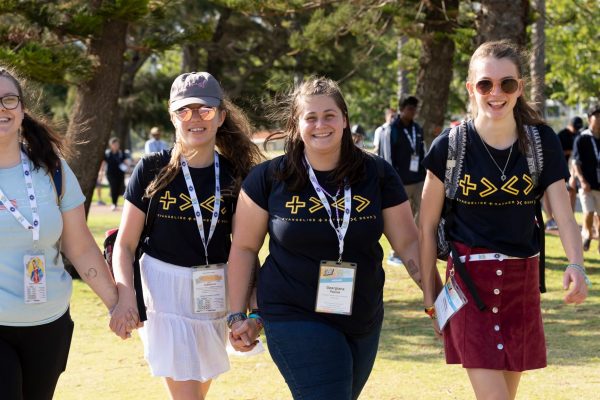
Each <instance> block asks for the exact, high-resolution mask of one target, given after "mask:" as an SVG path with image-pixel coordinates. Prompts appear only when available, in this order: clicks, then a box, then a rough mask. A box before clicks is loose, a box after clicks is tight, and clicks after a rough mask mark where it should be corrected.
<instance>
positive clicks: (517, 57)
mask: <svg viewBox="0 0 600 400" xmlns="http://www.w3.org/2000/svg"><path fill="white" fill-rule="evenodd" d="M486 57H493V58H496V59H499V60H500V59H503V58H506V59H508V60H510V61H511V62H512V63H513V64H514V65H515V66H516V67H517V72H518V74H519V76H518V78H520V79H522V80H523V82H526V80H527V79H526V78H525V71H526V68H525V66H526V56H525V54H524V53H523V52H522V51H521V50H519V48H518V47H517V45H515V44H514V43H512V42H511V41H509V40H498V41H493V42H485V43H483V44H482V45H481V46H479V47H478V48H477V50H475V52H474V53H473V55H472V56H471V61H469V75H468V77H467V79H468V80H469V81H471V82H472V81H473V75H472V73H473V64H474V63H475V62H476V61H477V60H479V59H482V58H486ZM473 83H475V82H473ZM471 107H472V108H473V109H476V108H475V104H473V102H472V104H471ZM513 116H514V118H515V122H516V124H517V138H518V140H519V150H520V151H521V152H522V153H523V154H525V153H526V151H527V148H528V147H529V140H528V139H527V133H526V132H525V127H524V125H541V124H544V123H545V122H544V120H543V119H542V117H541V116H540V115H539V113H538V112H537V111H536V110H535V109H534V108H533V107H532V106H531V105H530V104H529V103H528V102H527V99H526V96H525V83H524V84H523V91H522V93H521V95H520V96H519V97H518V98H517V103H516V104H515V108H514V109H513Z"/></svg>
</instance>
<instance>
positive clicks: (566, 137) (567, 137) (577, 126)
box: [546, 117, 583, 229]
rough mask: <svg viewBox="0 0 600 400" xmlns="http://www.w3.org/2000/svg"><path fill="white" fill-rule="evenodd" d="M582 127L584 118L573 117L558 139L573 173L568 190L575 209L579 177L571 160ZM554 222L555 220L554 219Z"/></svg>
mask: <svg viewBox="0 0 600 400" xmlns="http://www.w3.org/2000/svg"><path fill="white" fill-rule="evenodd" d="M582 128H583V120H582V119H581V118H580V117H573V118H571V120H570V121H569V124H568V125H567V127H566V128H565V129H562V130H561V131H560V132H558V139H559V140H560V145H561V146H562V149H563V153H564V155H565V160H566V161H567V164H568V165H569V172H570V174H571V176H570V177H569V181H568V183H567V190H568V191H569V200H571V208H572V209H573V211H575V200H576V198H577V178H575V171H573V170H572V166H571V163H570V161H571V153H572V151H573V143H574V142H575V138H576V137H577V136H579V132H580V131H581V129H582ZM548 222H550V221H548ZM552 222H554V220H553V221H552ZM554 226H556V222H554V223H553V226H552V228H554ZM546 229H548V224H546Z"/></svg>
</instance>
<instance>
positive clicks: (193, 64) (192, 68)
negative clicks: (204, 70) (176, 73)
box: [181, 43, 200, 74]
mask: <svg viewBox="0 0 600 400" xmlns="http://www.w3.org/2000/svg"><path fill="white" fill-rule="evenodd" d="M199 51H200V46H199V45H197V44H194V43H186V44H184V45H183V46H182V57H181V73H182V74H184V73H186V72H197V71H200V69H199V68H200V59H199Z"/></svg>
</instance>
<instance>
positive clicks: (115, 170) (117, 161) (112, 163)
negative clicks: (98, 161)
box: [104, 149, 130, 176]
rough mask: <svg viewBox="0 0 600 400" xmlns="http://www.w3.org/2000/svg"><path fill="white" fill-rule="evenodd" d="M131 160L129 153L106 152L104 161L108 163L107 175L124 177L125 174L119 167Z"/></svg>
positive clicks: (120, 151)
mask: <svg viewBox="0 0 600 400" xmlns="http://www.w3.org/2000/svg"><path fill="white" fill-rule="evenodd" d="M129 158H130V156H129V152H128V151H123V150H119V151H117V152H116V153H113V152H112V151H110V149H109V150H106V151H105V152H104V161H106V175H112V176H118V175H124V174H125V172H123V171H122V170H121V168H119V165H121V163H123V161H125V160H127V159H129Z"/></svg>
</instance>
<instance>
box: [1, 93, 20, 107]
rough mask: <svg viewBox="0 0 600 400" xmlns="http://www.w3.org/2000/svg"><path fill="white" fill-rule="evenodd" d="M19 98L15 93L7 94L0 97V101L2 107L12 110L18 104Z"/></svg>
mask: <svg viewBox="0 0 600 400" xmlns="http://www.w3.org/2000/svg"><path fill="white" fill-rule="evenodd" d="M20 101H21V98H20V97H19V96H17V95H16V94H9V95H8V96H2V97H0V103H2V107H4V108H5V109H7V110H14V109H15V108H17V107H18V106H19V102H20Z"/></svg>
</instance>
